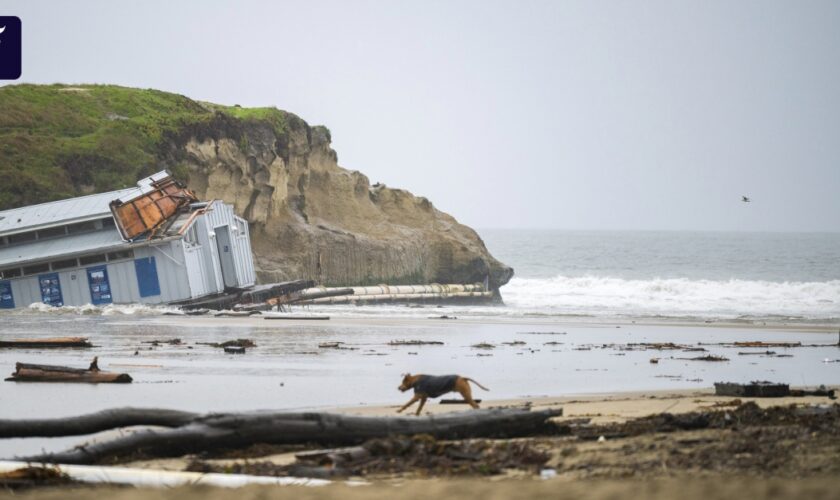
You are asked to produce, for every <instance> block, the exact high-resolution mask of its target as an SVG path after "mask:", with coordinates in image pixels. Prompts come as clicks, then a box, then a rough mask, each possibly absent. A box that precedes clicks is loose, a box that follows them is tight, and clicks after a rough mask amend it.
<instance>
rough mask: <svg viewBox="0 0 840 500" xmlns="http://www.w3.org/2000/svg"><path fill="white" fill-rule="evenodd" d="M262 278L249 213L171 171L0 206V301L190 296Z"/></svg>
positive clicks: (0, 304)
mask: <svg viewBox="0 0 840 500" xmlns="http://www.w3.org/2000/svg"><path fill="white" fill-rule="evenodd" d="M255 282H256V274H255V271H254V262H253V256H252V254H251V241H250V236H249V232H248V222H247V221H246V220H245V219H243V218H241V217H239V216H237V215H236V214H235V213H234V212H233V207H232V206H231V205H229V204H226V203H223V202H221V201H218V200H214V201H206V202H202V201H199V200H198V199H196V197H195V195H194V194H193V193H192V192H191V191H190V190H189V189H187V188H186V186H184V185H183V184H181V183H180V182H178V181H176V180H175V179H173V178H172V177H171V175H170V174H169V173H168V172H166V171H162V172H158V173H156V174H154V175H152V176H150V177H147V178H145V179H142V180H140V181H139V182H138V183H137V186H136V187H132V188H128V189H121V190H118V191H111V192H107V193H100V194H94V195H90V196H82V197H78V198H71V199H66V200H60V201H54V202H49V203H42V204H40V205H33V206H28V207H22V208H16V209H11V210H6V211H3V212H0V308H2V309H14V308H17V307H27V306H29V305H30V304H32V303H37V302H42V303H44V304H48V305H53V306H63V305H66V306H80V305H84V304H94V305H105V304H128V303H146V304H162V303H173V302H176V303H177V302H189V301H192V300H195V299H199V298H202V297H208V296H214V295H219V294H223V293H225V292H226V291H230V290H237V289H243V288H248V287H253V286H254V284H255Z"/></svg>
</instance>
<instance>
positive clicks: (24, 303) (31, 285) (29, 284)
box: [10, 276, 41, 308]
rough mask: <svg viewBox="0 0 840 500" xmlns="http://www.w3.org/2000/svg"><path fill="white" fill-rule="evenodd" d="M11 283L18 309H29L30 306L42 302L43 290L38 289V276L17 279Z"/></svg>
mask: <svg viewBox="0 0 840 500" xmlns="http://www.w3.org/2000/svg"><path fill="white" fill-rule="evenodd" d="M10 281H11V283H12V297H14V299H15V307H16V308H18V307H29V305H30V304H35V303H38V302H41V289H40V288H39V287H38V277H37V276H29V277H26V278H17V279H13V280H10Z"/></svg>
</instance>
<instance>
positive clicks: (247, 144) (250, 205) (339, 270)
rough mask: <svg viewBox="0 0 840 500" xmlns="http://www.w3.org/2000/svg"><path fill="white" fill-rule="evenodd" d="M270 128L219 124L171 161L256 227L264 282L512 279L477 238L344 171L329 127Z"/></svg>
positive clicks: (297, 123) (423, 203) (183, 144)
mask: <svg viewBox="0 0 840 500" xmlns="http://www.w3.org/2000/svg"><path fill="white" fill-rule="evenodd" d="M285 121H286V127H285V131H284V133H283V134H280V135H278V134H277V131H276V130H275V127H272V126H271V125H270V124H267V123H257V122H251V123H244V122H241V121H237V120H232V119H230V118H228V117H225V116H224V115H217V116H216V117H215V118H214V119H213V120H212V121H210V122H209V123H206V124H202V125H201V126H196V127H192V128H190V129H188V130H185V131H182V132H181V133H179V134H177V136H176V137H173V139H172V141H171V147H170V149H169V150H168V152H167V155H166V156H168V158H169V161H170V162H172V163H175V164H180V165H184V166H186V169H187V171H188V175H189V182H188V183H189V186H190V188H192V189H194V190H195V191H196V194H197V195H198V196H199V197H200V198H203V199H211V198H216V199H222V200H225V201H227V202H229V203H233V204H234V206H235V207H236V211H237V212H238V213H239V214H242V215H243V216H244V217H245V218H246V219H248V221H249V222H250V224H251V238H252V243H253V248H254V254H255V256H256V261H257V267H258V276H259V278H260V280H261V281H264V282H267V281H280V280H286V279H293V278H311V279H314V280H316V281H318V282H319V283H324V284H329V285H351V284H352V285H366V284H378V283H389V284H409V283H428V282H438V283H472V282H481V281H484V279H485V278H486V277H489V281H490V284H491V286H493V287H498V286H501V285H503V284H504V283H506V282H507V281H508V280H509V279H510V277H511V276H512V274H513V270H512V269H510V268H509V267H507V266H504V265H503V264H502V263H500V262H499V261H497V260H496V259H494V258H493V256H491V255H490V253H489V252H488V251H487V249H486V247H485V246H484V243H483V242H482V240H481V238H480V237H479V236H478V234H477V233H476V232H475V231H473V230H472V229H470V228H468V227H467V226H464V225H462V224H459V223H458V222H457V221H456V220H455V219H454V218H453V217H451V216H450V215H448V214H446V213H443V212H441V211H439V210H437V209H436V208H434V206H433V205H432V203H431V202H430V201H429V200H427V199H426V198H422V197H417V196H414V195H412V194H411V193H409V192H407V191H404V190H400V189H392V188H388V187H385V186H383V185H376V186H371V185H370V182H369V180H368V178H367V177H366V176H365V175H363V174H361V173H359V172H356V171H350V170H345V169H343V168H341V167H339V166H338V164H337V158H336V153H335V151H333V150H332V149H331V148H330V133H329V131H328V130H327V129H326V128H325V127H310V126H309V125H307V124H306V122H304V121H303V120H301V119H299V118H297V117H295V116H294V115H286V120H285Z"/></svg>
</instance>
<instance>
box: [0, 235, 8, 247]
mask: <svg viewBox="0 0 840 500" xmlns="http://www.w3.org/2000/svg"><path fill="white" fill-rule="evenodd" d="M8 244H9V241H8V240H7V239H6V237H5V236H3V237H0V247H4V246H6V245H8Z"/></svg>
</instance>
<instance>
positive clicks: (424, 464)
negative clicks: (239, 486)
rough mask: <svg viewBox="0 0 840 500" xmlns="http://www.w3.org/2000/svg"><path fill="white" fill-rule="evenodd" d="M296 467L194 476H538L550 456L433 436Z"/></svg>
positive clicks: (311, 456)
mask: <svg viewBox="0 0 840 500" xmlns="http://www.w3.org/2000/svg"><path fill="white" fill-rule="evenodd" d="M295 458H296V461H295V462H294V463H292V464H286V465H276V464H273V463H271V462H264V461H257V462H252V461H249V462H244V463H236V464H233V465H226V466H220V465H215V464H211V463H208V462H202V461H193V462H191V463H190V464H189V465H188V467H187V470H188V471H193V472H231V473H236V474H255V475H269V476H301V477H315V478H334V477H350V476H372V475H377V476H380V475H391V474H404V473H412V474H417V475H420V476H488V475H495V474H500V473H502V472H503V471H505V470H510V469H515V470H524V471H528V472H531V473H533V474H538V473H539V471H540V470H541V469H542V466H543V465H544V464H545V463H546V462H547V461H548V460H549V458H550V455H549V454H548V453H547V452H546V451H544V450H541V449H540V448H539V447H538V446H536V445H535V444H533V443H529V442H524V441H501V442H500V441H489V440H486V439H469V440H462V441H443V440H438V439H435V438H434V437H432V436H430V435H428V434H420V435H415V436H391V437H385V438H380V439H372V440H369V441H367V442H365V443H364V444H363V445H361V446H356V447H352V448H339V449H330V450H315V451H307V452H301V453H297V454H296V455H295Z"/></svg>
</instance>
